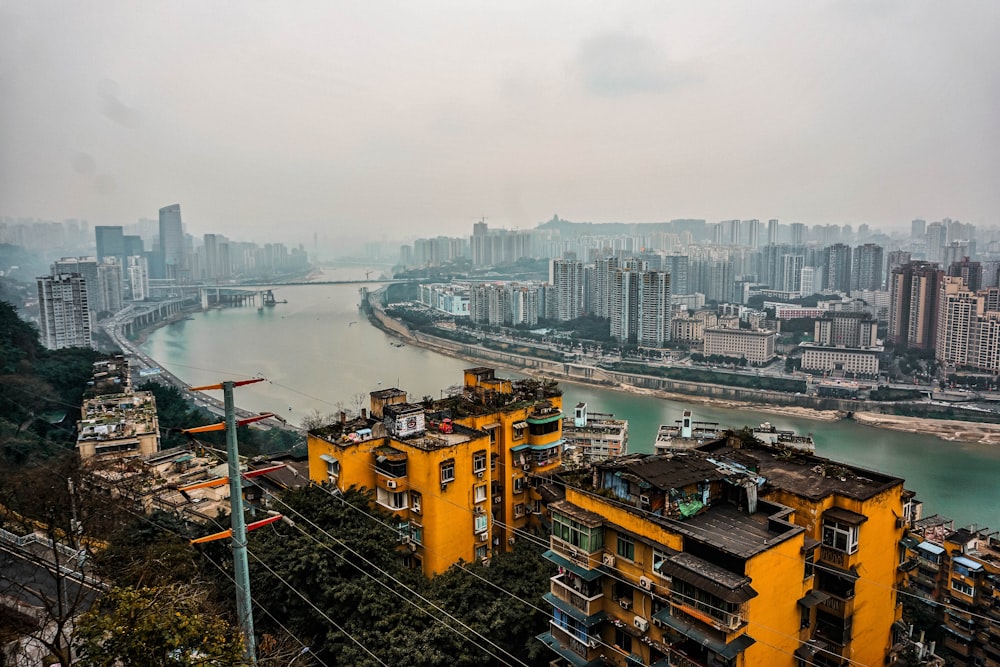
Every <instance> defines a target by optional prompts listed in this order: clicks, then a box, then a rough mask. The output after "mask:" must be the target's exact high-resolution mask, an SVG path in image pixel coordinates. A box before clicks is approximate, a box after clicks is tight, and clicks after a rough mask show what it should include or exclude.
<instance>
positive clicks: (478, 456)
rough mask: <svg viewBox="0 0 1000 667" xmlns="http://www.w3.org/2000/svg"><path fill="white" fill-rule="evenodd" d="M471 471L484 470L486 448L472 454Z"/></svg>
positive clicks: (478, 471)
mask: <svg viewBox="0 0 1000 667" xmlns="http://www.w3.org/2000/svg"><path fill="white" fill-rule="evenodd" d="M472 472H474V473H480V472H486V450H485V449H484V450H482V451H479V452H476V453H474V454H473V455H472Z"/></svg>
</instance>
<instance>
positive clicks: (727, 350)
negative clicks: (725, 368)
mask: <svg viewBox="0 0 1000 667" xmlns="http://www.w3.org/2000/svg"><path fill="white" fill-rule="evenodd" d="M776 338H777V333H776V332H774V331H763V330H757V331H750V330H746V329H726V328H721V327H713V328H706V329H705V345H704V354H705V356H712V355H720V356H723V357H734V358H736V359H740V358H743V357H745V358H746V360H747V363H749V364H752V365H754V366H762V365H764V364H767V363H770V362H771V360H772V359H774V343H775V339H776Z"/></svg>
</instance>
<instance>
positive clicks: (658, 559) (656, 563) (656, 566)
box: [653, 547, 670, 572]
mask: <svg viewBox="0 0 1000 667" xmlns="http://www.w3.org/2000/svg"><path fill="white" fill-rule="evenodd" d="M668 558H670V554H668V553H667V552H665V551H660V550H659V549H657V548H656V547H653V570H654V571H655V572H659V571H660V565H662V564H663V562H664V561H666V560H667V559H668Z"/></svg>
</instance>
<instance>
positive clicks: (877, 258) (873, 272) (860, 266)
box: [850, 243, 884, 294]
mask: <svg viewBox="0 0 1000 667" xmlns="http://www.w3.org/2000/svg"><path fill="white" fill-rule="evenodd" d="M882 264H883V252H882V246H880V245H877V244H875V243H865V244H864V245H859V246H858V247H856V248H855V249H854V253H853V254H852V255H851V280H850V286H851V293H852V294H853V293H855V292H857V291H860V290H873V291H874V290H880V289H882V276H883V275H884V274H883V271H882Z"/></svg>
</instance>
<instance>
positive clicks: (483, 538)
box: [476, 533, 490, 542]
mask: <svg viewBox="0 0 1000 667" xmlns="http://www.w3.org/2000/svg"><path fill="white" fill-rule="evenodd" d="M476 539H477V540H479V541H480V542H485V541H486V540H488V539H490V536H489V533H476Z"/></svg>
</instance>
